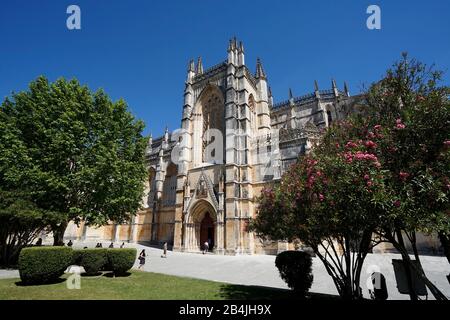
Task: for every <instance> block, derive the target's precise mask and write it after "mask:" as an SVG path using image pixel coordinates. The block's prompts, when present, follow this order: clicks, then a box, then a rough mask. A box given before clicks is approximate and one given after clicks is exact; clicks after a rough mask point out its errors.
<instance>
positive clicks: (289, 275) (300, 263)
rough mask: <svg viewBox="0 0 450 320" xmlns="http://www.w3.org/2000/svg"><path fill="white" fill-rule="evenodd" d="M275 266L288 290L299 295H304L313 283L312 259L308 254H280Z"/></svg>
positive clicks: (295, 252) (296, 252)
mask: <svg viewBox="0 0 450 320" xmlns="http://www.w3.org/2000/svg"><path fill="white" fill-rule="evenodd" d="M275 266H276V267H277V268H278V271H279V272H280V276H281V279H283V280H284V281H285V282H286V284H287V285H288V287H289V288H291V289H293V290H294V291H295V292H296V293H297V294H299V295H302V296H305V295H306V293H307V292H308V290H309V289H310V288H311V285H312V282H313V275H312V258H311V255H310V254H309V253H308V252H303V251H284V252H281V253H279V254H278V255H277V257H276V259H275Z"/></svg>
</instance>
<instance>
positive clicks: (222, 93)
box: [65, 39, 361, 255]
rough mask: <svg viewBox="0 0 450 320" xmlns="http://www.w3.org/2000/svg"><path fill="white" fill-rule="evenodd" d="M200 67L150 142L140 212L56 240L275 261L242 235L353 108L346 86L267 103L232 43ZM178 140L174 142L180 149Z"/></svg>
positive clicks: (271, 249) (275, 245)
mask: <svg viewBox="0 0 450 320" xmlns="http://www.w3.org/2000/svg"><path fill="white" fill-rule="evenodd" d="M227 52H228V56H227V59H226V60H225V61H222V62H220V63H218V64H216V65H214V66H212V67H210V68H208V69H204V68H203V65H202V60H201V59H200V58H199V59H198V61H197V63H196V64H195V63H194V61H191V62H190V63H189V66H188V70H187V79H186V85H185V89H184V105H183V106H182V108H180V116H181V124H180V128H181V129H179V130H176V131H174V132H169V131H168V130H167V129H166V132H165V133H164V135H163V136H162V137H159V138H156V139H150V141H149V145H148V148H147V153H146V154H147V162H148V172H149V176H148V181H147V183H146V192H145V197H144V199H143V209H142V210H141V211H140V212H138V214H137V215H136V216H135V217H133V219H132V221H131V222H130V223H129V224H126V225H113V224H111V225H107V226H104V227H101V228H97V229H94V228H90V227H85V226H83V224H81V225H80V227H77V226H76V225H73V224H71V225H69V227H68V229H67V231H66V234H65V238H66V239H83V240H92V241H105V242H106V241H116V242H123V241H125V242H147V243H153V244H159V245H160V244H161V243H163V242H168V243H169V245H171V246H173V250H175V251H184V252H199V251H200V250H201V247H202V244H203V243H205V242H208V243H209V244H210V249H211V251H212V252H214V253H216V254H230V255H234V254H276V253H277V252H279V251H282V250H286V249H288V248H289V247H291V246H292V245H291V244H288V243H283V242H270V241H263V240H261V239H259V238H258V237H256V236H255V235H254V234H253V233H249V232H247V230H246V226H247V224H248V221H249V218H251V217H254V216H255V215H256V214H257V203H256V198H257V197H258V195H259V194H260V192H261V190H262V188H264V187H267V186H268V185H270V184H272V183H274V182H276V181H277V180H279V179H280V177H281V175H282V174H283V172H284V171H285V170H286V169H287V168H288V166H289V165H290V164H292V163H293V162H295V161H296V159H297V158H298V157H299V156H301V155H303V154H305V153H307V152H308V150H309V149H310V148H311V147H313V146H314V144H315V143H316V141H317V139H318V137H319V135H320V132H321V130H322V129H323V128H326V127H327V126H329V125H330V123H331V122H333V121H336V120H338V119H342V118H343V117H345V116H346V115H347V114H348V112H353V111H354V110H355V109H357V108H358V102H359V101H360V100H361V97H360V96H354V97H352V96H350V94H349V91H348V88H347V85H346V84H344V86H343V90H340V89H338V87H337V85H336V82H335V81H334V80H332V81H331V88H330V89H327V90H320V89H319V86H318V84H317V82H315V83H314V91H313V92H311V93H309V94H306V95H304V96H301V97H294V96H293V94H292V91H291V90H289V99H288V100H286V101H282V102H279V103H274V97H273V96H272V93H271V90H270V86H269V83H268V78H267V75H266V73H265V71H264V68H263V65H262V63H261V61H260V60H259V59H258V61H257V63H256V71H255V72H252V71H251V70H249V68H248V67H247V66H246V64H245V52H244V46H243V44H242V42H240V43H238V42H237V41H236V39H233V40H231V41H230V43H229V46H228V50H227ZM180 141H182V143H180Z"/></svg>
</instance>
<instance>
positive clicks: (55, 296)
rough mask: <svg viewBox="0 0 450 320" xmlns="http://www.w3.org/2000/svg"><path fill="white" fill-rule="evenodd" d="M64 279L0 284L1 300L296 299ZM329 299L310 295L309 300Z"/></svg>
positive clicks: (132, 279) (258, 292)
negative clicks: (75, 284)
mask: <svg viewBox="0 0 450 320" xmlns="http://www.w3.org/2000/svg"><path fill="white" fill-rule="evenodd" d="M65 279H67V275H64V276H63V277H62V278H61V281H60V282H59V283H54V284H46V285H39V286H23V285H21V283H20V279H1V280H0V300H6V299H13V300H104V299H107V300H130V299H132V300H180V299H182V300H227V299H274V300H276V299H296V298H297V297H296V296H295V295H294V294H293V293H292V291H290V290H283V289H276V288H267V287H258V286H243V285H233V284H227V283H221V282H214V281H206V280H199V279H192V278H184V277H176V276H169V275H164V274H158V273H151V272H141V271H136V270H133V271H132V272H131V274H130V275H129V276H126V277H117V278H112V277H110V276H108V275H107V274H105V275H100V276H95V277H81V289H78V290H77V289H72V290H69V289H67V286H66V282H65V281H64V280H65ZM330 298H333V297H332V296H326V295H318V294H312V295H311V296H310V299H330Z"/></svg>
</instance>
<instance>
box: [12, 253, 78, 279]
mask: <svg viewBox="0 0 450 320" xmlns="http://www.w3.org/2000/svg"><path fill="white" fill-rule="evenodd" d="M72 256H73V254H72V249H71V248H68V247H30V248H23V249H22V250H21V252H20V254H19V274H20V279H21V280H22V282H23V283H24V284H44V283H49V282H53V281H56V280H57V279H58V278H59V277H60V276H62V275H63V274H64V271H65V270H66V269H67V267H68V266H69V265H70V264H71V262H72Z"/></svg>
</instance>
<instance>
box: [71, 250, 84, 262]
mask: <svg viewBox="0 0 450 320" xmlns="http://www.w3.org/2000/svg"><path fill="white" fill-rule="evenodd" d="M83 251H84V250H83V249H74V250H73V252H72V262H71V265H75V266H80V265H81V255H82V254H83Z"/></svg>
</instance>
